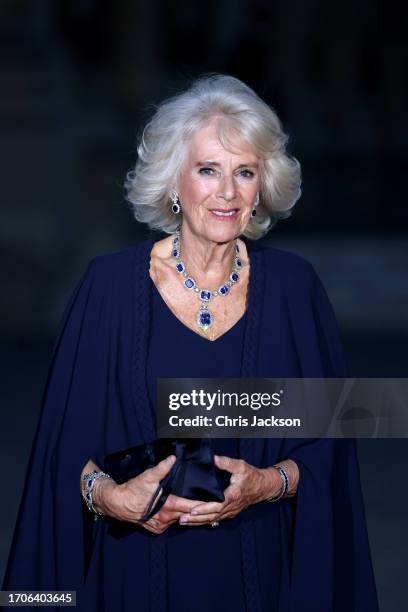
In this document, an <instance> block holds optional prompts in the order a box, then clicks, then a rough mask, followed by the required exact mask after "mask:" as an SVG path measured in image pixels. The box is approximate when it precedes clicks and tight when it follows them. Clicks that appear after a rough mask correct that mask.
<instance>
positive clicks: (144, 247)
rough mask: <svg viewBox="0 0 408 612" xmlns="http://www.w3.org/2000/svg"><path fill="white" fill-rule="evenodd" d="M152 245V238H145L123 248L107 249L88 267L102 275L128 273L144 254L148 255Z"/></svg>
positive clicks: (91, 261)
mask: <svg viewBox="0 0 408 612" xmlns="http://www.w3.org/2000/svg"><path fill="white" fill-rule="evenodd" d="M151 247H152V241H151V240H143V241H141V242H138V243H136V244H134V245H131V246H128V247H124V248H122V249H117V250H114V251H106V252H104V253H100V254H98V255H95V256H94V257H93V258H92V259H91V260H90V261H89V264H88V268H89V269H91V270H92V271H93V272H94V273H96V274H99V275H102V276H103V275H106V276H110V275H112V274H114V275H117V274H119V276H120V275H122V274H126V273H127V272H128V271H129V268H132V267H133V266H135V265H137V264H138V263H139V262H140V261H141V260H142V259H143V256H144V255H145V256H146V257H147V255H148V254H149V252H150V249H151Z"/></svg>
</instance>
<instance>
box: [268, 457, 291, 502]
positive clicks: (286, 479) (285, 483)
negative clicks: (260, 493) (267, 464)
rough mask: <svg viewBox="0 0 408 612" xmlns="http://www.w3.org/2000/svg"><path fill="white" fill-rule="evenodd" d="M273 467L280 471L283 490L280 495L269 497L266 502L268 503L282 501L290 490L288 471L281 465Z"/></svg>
mask: <svg viewBox="0 0 408 612" xmlns="http://www.w3.org/2000/svg"><path fill="white" fill-rule="evenodd" d="M272 467H274V468H275V470H278V472H279V475H280V477H281V479H282V489H281V490H280V492H279V494H278V495H276V496H275V497H269V499H267V500H266V501H268V502H277V501H279V500H280V499H282V497H284V496H285V495H286V493H287V492H288V489H289V477H288V475H287V473H286V470H285V469H284V468H283V467H281V466H280V465H273V466H272Z"/></svg>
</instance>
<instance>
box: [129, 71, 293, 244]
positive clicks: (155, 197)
mask: <svg viewBox="0 0 408 612" xmlns="http://www.w3.org/2000/svg"><path fill="white" fill-rule="evenodd" d="M214 117H217V118H218V119H219V120H218V121H217V122H216V126H217V131H218V136H219V139H220V142H221V144H222V145H223V146H224V147H225V148H228V147H231V146H233V145H234V143H235V144H236V143H237V137H238V138H239V139H243V140H244V141H245V142H247V143H248V144H249V145H250V146H251V148H252V149H253V151H254V152H255V154H256V155H257V156H258V157H259V158H260V159H261V160H262V162H263V163H262V166H261V172H260V189H259V196H260V202H259V206H258V208H257V215H256V217H253V218H251V219H250V221H249V222H248V224H247V227H246V228H245V231H244V232H243V235H244V236H246V237H247V238H250V239H257V238H261V237H262V236H264V235H265V234H266V232H267V231H268V230H269V229H270V228H271V227H272V226H273V225H274V224H275V223H276V221H277V220H278V219H281V218H286V217H288V216H289V215H290V211H291V208H292V207H293V206H294V204H295V203H296V201H297V200H298V199H299V197H300V193H301V191H300V183H301V173H300V164H299V162H298V160H297V159H295V158H294V157H291V156H290V155H288V154H287V152H286V143H287V140H288V137H287V135H286V134H285V133H284V132H283V130H282V126H281V122H280V120H279V119H278V117H277V115H276V113H275V112H274V111H273V110H272V109H271V108H270V107H269V106H268V105H267V104H266V103H265V102H264V101H263V100H261V98H260V97H259V96H258V95H257V94H256V93H255V92H254V91H253V90H252V89H251V88H250V87H248V86H247V85H245V84H244V83H242V81H240V80H239V79H236V78H234V77H231V76H226V75H219V74H216V75H210V76H203V77H201V78H199V79H197V80H196V81H194V82H193V84H192V85H191V87H190V88H189V89H187V90H186V91H184V92H182V93H180V94H178V95H176V96H174V97H172V98H169V99H167V100H165V101H164V102H162V103H161V104H160V105H159V106H158V107H157V109H156V112H155V114H154V115H153V117H152V119H151V120H150V121H149V122H148V124H147V125H146V127H145V128H144V130H143V133H142V136H141V139H140V142H139V145H138V149H137V152H138V159H137V162H136V165H135V168H134V169H133V170H131V171H129V172H128V173H127V176H126V181H125V190H126V199H127V201H128V202H129V204H130V208H131V210H132V212H133V214H134V216H135V218H136V219H137V221H140V222H142V223H147V224H148V226H149V227H150V228H152V229H158V230H161V231H163V232H166V233H167V234H171V233H173V232H174V231H175V230H176V228H177V226H178V225H179V224H180V215H174V214H173V212H172V210H171V201H170V194H171V191H172V189H173V187H174V185H175V182H176V180H177V177H178V176H179V173H180V171H181V169H182V166H183V161H184V160H185V157H186V155H187V154H188V148H189V141H190V139H191V137H192V135H193V134H194V133H195V132H196V131H197V130H199V129H200V128H201V127H204V126H205V125H206V124H208V122H209V121H210V120H211V119H212V118H214Z"/></svg>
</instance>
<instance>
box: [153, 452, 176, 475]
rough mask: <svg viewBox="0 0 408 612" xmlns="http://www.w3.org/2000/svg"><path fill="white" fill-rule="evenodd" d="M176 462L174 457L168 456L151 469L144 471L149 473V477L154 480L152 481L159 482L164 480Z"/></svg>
mask: <svg viewBox="0 0 408 612" xmlns="http://www.w3.org/2000/svg"><path fill="white" fill-rule="evenodd" d="M175 461H176V456H175V455H169V456H168V457H166V459H163V460H162V461H160V462H159V463H158V464H157V465H155V466H154V467H152V468H149V469H148V470H146V471H147V472H149V474H150V476H152V477H153V478H154V480H161V479H162V478H164V477H165V476H166V475H167V474H168V473H169V472H170V470H171V468H172V467H173V465H174V462H175Z"/></svg>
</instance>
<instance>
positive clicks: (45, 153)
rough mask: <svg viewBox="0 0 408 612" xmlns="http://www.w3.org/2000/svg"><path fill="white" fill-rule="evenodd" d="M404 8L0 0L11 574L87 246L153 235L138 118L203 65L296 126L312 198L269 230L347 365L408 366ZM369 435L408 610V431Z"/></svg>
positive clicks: (0, 346)
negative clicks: (31, 468) (135, 169)
mask: <svg viewBox="0 0 408 612" xmlns="http://www.w3.org/2000/svg"><path fill="white" fill-rule="evenodd" d="M396 7H397V5H395V6H393V3H392V2H391V3H390V2H388V3H376V2H373V1H369V0H355V1H354V2H350V1H344V2H326V1H325V0H310V1H303V2H302V1H300V0H296V1H292V2H273V1H271V0H207V2H205V3H203V2H194V1H193V0H178V2H170V0H150V1H143V0H121V1H119V0H118V1H117V2H113V1H112V0H99V1H98V0H9V1H7V0H2V1H1V2H0V79H1V95H0V126H1V127H0V129H1V141H2V146H1V149H0V151H1V152H0V155H1V164H0V172H1V173H2V178H1V180H0V203H1V219H2V220H1V224H0V249H1V258H0V261H1V264H2V275H1V287H2V297H3V299H2V300H1V312H0V314H1V316H0V360H1V361H0V363H1V373H2V376H1V408H2V412H1V421H0V427H1V429H0V436H1V437H0V462H1V465H2V466H3V470H2V492H3V493H2V504H1V507H0V512H1V515H0V518H1V525H2V529H1V535H0V577H1V576H2V574H3V571H4V567H5V563H6V559H7V555H8V549H9V546H10V541H11V535H12V530H13V527H14V522H15V519H16V512H17V508H18V504H19V500H20V497H21V493H22V485H23V481H24V474H25V469H26V465H27V461H28V453H29V450H30V445H31V442H32V436H33V431H34V427H35V424H36V420H37V417H38V412H39V408H40V403H41V394H42V390H43V386H44V383H45V376H46V372H47V367H48V363H49V359H50V354H51V349H52V342H53V338H54V335H55V332H56V326H57V323H58V321H59V319H60V317H61V315H62V310H63V307H64V305H65V303H66V301H67V299H68V297H69V294H70V292H71V291H72V289H73V287H74V285H75V284H76V282H78V280H79V278H80V276H81V275H82V273H83V272H84V269H85V266H86V264H87V263H88V261H89V260H90V258H92V257H93V256H94V255H97V254H100V253H104V252H107V251H111V250H116V249H121V248H123V247H126V246H129V245H131V244H134V243H135V242H137V241H138V240H140V239H142V238H144V237H145V236H146V230H145V229H144V228H143V227H141V226H139V225H138V224H136V223H135V221H134V220H133V219H132V217H131V214H130V212H129V210H128V208H127V206H126V204H125V202H124V197H123V188H122V185H123V180H124V176H125V173H126V171H127V170H128V169H130V168H131V166H132V164H133V163H134V161H135V151H136V139H137V135H138V134H139V133H140V128H141V126H142V125H143V123H144V122H145V120H146V119H147V117H149V115H150V114H151V113H152V110H153V108H154V104H156V103H158V102H159V101H161V100H162V99H163V98H165V97H167V96H169V95H172V94H174V93H176V92H177V91H179V90H180V89H181V88H183V87H185V86H186V85H187V84H188V83H189V82H190V81H191V80H192V79H193V78H194V77H196V76H198V75H199V74H202V73H204V72H222V73H229V74H232V75H234V76H236V77H238V78H241V79H243V80H244V81H246V82H247V83H248V84H249V85H251V86H252V87H254V88H255V90H256V91H257V92H258V93H259V94H260V95H261V96H262V97H263V98H264V99H265V100H266V101H267V102H268V103H270V104H271V105H272V106H273V107H274V108H275V110H276V111H277V113H278V115H279V116H280V118H281V119H282V121H283V124H284V127H285V129H286V131H287V132H289V134H290V144H289V150H290V152H291V153H292V154H293V155H295V156H296V157H297V158H298V159H299V160H300V162H301V164H302V168H303V195H302V198H301V200H300V201H299V202H298V204H297V205H296V207H295V211H294V213H293V215H292V217H291V218H290V219H288V220H286V221H283V222H281V223H280V224H279V225H278V226H276V228H274V229H273V230H272V231H271V233H270V235H269V237H268V241H269V242H270V243H271V244H274V245H276V246H279V247H281V248H286V249H289V250H293V251H295V252H297V253H300V254H301V255H303V256H305V257H307V258H308V259H309V260H310V261H312V263H313V264H314V266H315V268H316V269H317V271H318V273H319V274H320V276H321V278H322V279H323V282H324V284H325V286H326V288H327V291H328V293H329V296H330V298H331V301H332V303H333V306H334V308H335V311H336V314H337V316H338V319H339V323H340V326H341V330H342V334H343V338H344V343H345V347H346V351H347V357H348V362H349V369H350V374H351V375H353V376H366V377H372V376H373V377H374V376H382V377H388V376H389V377H398V376H401V377H405V376H407V337H408V284H407V267H408V248H407V247H408V244H407V233H408V223H407V221H408V210H407V206H406V176H407V157H408V119H407V116H408V115H407V113H406V108H407V105H406V103H407V89H408V84H407V75H408V70H407V67H408V66H407V64H408V61H407V49H408V47H407V44H406V40H405V39H406V21H405V19H404V15H402V14H401V13H400V12H399V11H398V10H397V8H396ZM358 445H359V456H360V464H361V473H362V481H363V489H364V496H365V501H366V511H367V519H368V527H369V535H370V541H371V547H372V552H373V561H374V567H375V572H376V577H377V584H378V591H379V596H380V603H381V610H382V612H400V611H401V612H402V611H403V610H404V611H405V610H406V606H407V601H408V597H407V586H406V573H407V569H408V563H407V554H408V553H407V550H408V541H407V533H408V531H407V529H406V525H405V516H406V509H407V502H408V495H407V492H406V487H405V478H406V470H407V466H408V453H407V450H408V442H407V441H406V440H397V439H394V440H360V441H359V443H358ZM367 612H369V611H367Z"/></svg>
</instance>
